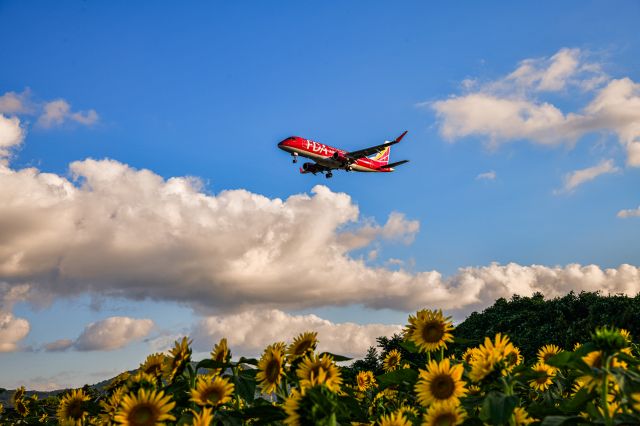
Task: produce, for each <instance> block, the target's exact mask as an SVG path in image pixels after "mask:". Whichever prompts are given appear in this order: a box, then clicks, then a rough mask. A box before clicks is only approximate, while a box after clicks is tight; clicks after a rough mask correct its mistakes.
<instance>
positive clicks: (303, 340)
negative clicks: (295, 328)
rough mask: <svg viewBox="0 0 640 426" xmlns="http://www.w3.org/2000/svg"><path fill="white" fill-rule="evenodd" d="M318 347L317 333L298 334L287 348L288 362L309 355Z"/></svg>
mask: <svg viewBox="0 0 640 426" xmlns="http://www.w3.org/2000/svg"><path fill="white" fill-rule="evenodd" d="M317 345H318V333H316V332H315V331H306V332H304V333H301V334H299V335H298V336H297V337H296V338H294V339H293V342H292V343H291V344H290V345H289V347H288V348H287V358H288V359H289V362H293V361H295V360H296V359H298V358H302V357H303V356H306V355H311V354H312V353H313V351H315V350H316V346H317Z"/></svg>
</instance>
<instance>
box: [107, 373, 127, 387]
mask: <svg viewBox="0 0 640 426" xmlns="http://www.w3.org/2000/svg"><path fill="white" fill-rule="evenodd" d="M130 377H131V374H129V373H128V372H126V371H125V372H124V373H120V374H118V375H117V376H116V377H114V378H113V379H111V381H110V382H109V384H108V385H107V391H109V392H111V391H113V390H115V389H118V388H119V387H120V386H122V385H126V384H127V382H128V381H129V378H130Z"/></svg>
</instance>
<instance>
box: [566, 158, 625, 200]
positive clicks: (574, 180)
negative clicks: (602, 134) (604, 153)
mask: <svg viewBox="0 0 640 426" xmlns="http://www.w3.org/2000/svg"><path fill="white" fill-rule="evenodd" d="M619 171H620V169H619V168H618V167H616V166H614V164H613V160H602V161H601V162H600V163H599V164H598V165H596V166H593V167H587V168H586V169H580V170H575V171H573V172H571V173H567V174H566V175H565V177H564V185H563V187H562V189H561V190H559V191H556V193H563V192H565V193H566V192H572V191H573V190H575V189H576V188H577V187H578V186H580V185H582V184H583V183H585V182H589V181H591V180H594V179H595V178H597V177H598V176H601V175H604V174H608V173H617V172H619Z"/></svg>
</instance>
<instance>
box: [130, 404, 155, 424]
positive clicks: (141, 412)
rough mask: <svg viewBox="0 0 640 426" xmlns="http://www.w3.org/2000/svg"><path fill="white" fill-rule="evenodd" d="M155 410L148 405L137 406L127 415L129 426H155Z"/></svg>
mask: <svg viewBox="0 0 640 426" xmlns="http://www.w3.org/2000/svg"><path fill="white" fill-rule="evenodd" d="M156 411H157V410H156V408H155V407H154V406H152V405H149V404H139V405H137V406H135V407H133V409H132V410H131V412H130V413H129V419H128V420H129V424H130V425H131V426H152V425H155V424H156V420H157V417H158V413H157V412H156Z"/></svg>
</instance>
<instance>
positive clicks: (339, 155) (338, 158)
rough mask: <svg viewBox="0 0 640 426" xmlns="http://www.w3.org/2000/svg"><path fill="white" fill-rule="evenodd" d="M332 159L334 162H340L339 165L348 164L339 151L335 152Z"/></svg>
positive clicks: (344, 156) (347, 160) (346, 158)
mask: <svg viewBox="0 0 640 426" xmlns="http://www.w3.org/2000/svg"><path fill="white" fill-rule="evenodd" d="M332 158H333V159H334V160H336V161H340V162H341V163H348V162H349V158H348V157H347V156H346V155H344V154H343V153H341V152H340V151H336V152H334V153H333V156H332Z"/></svg>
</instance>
